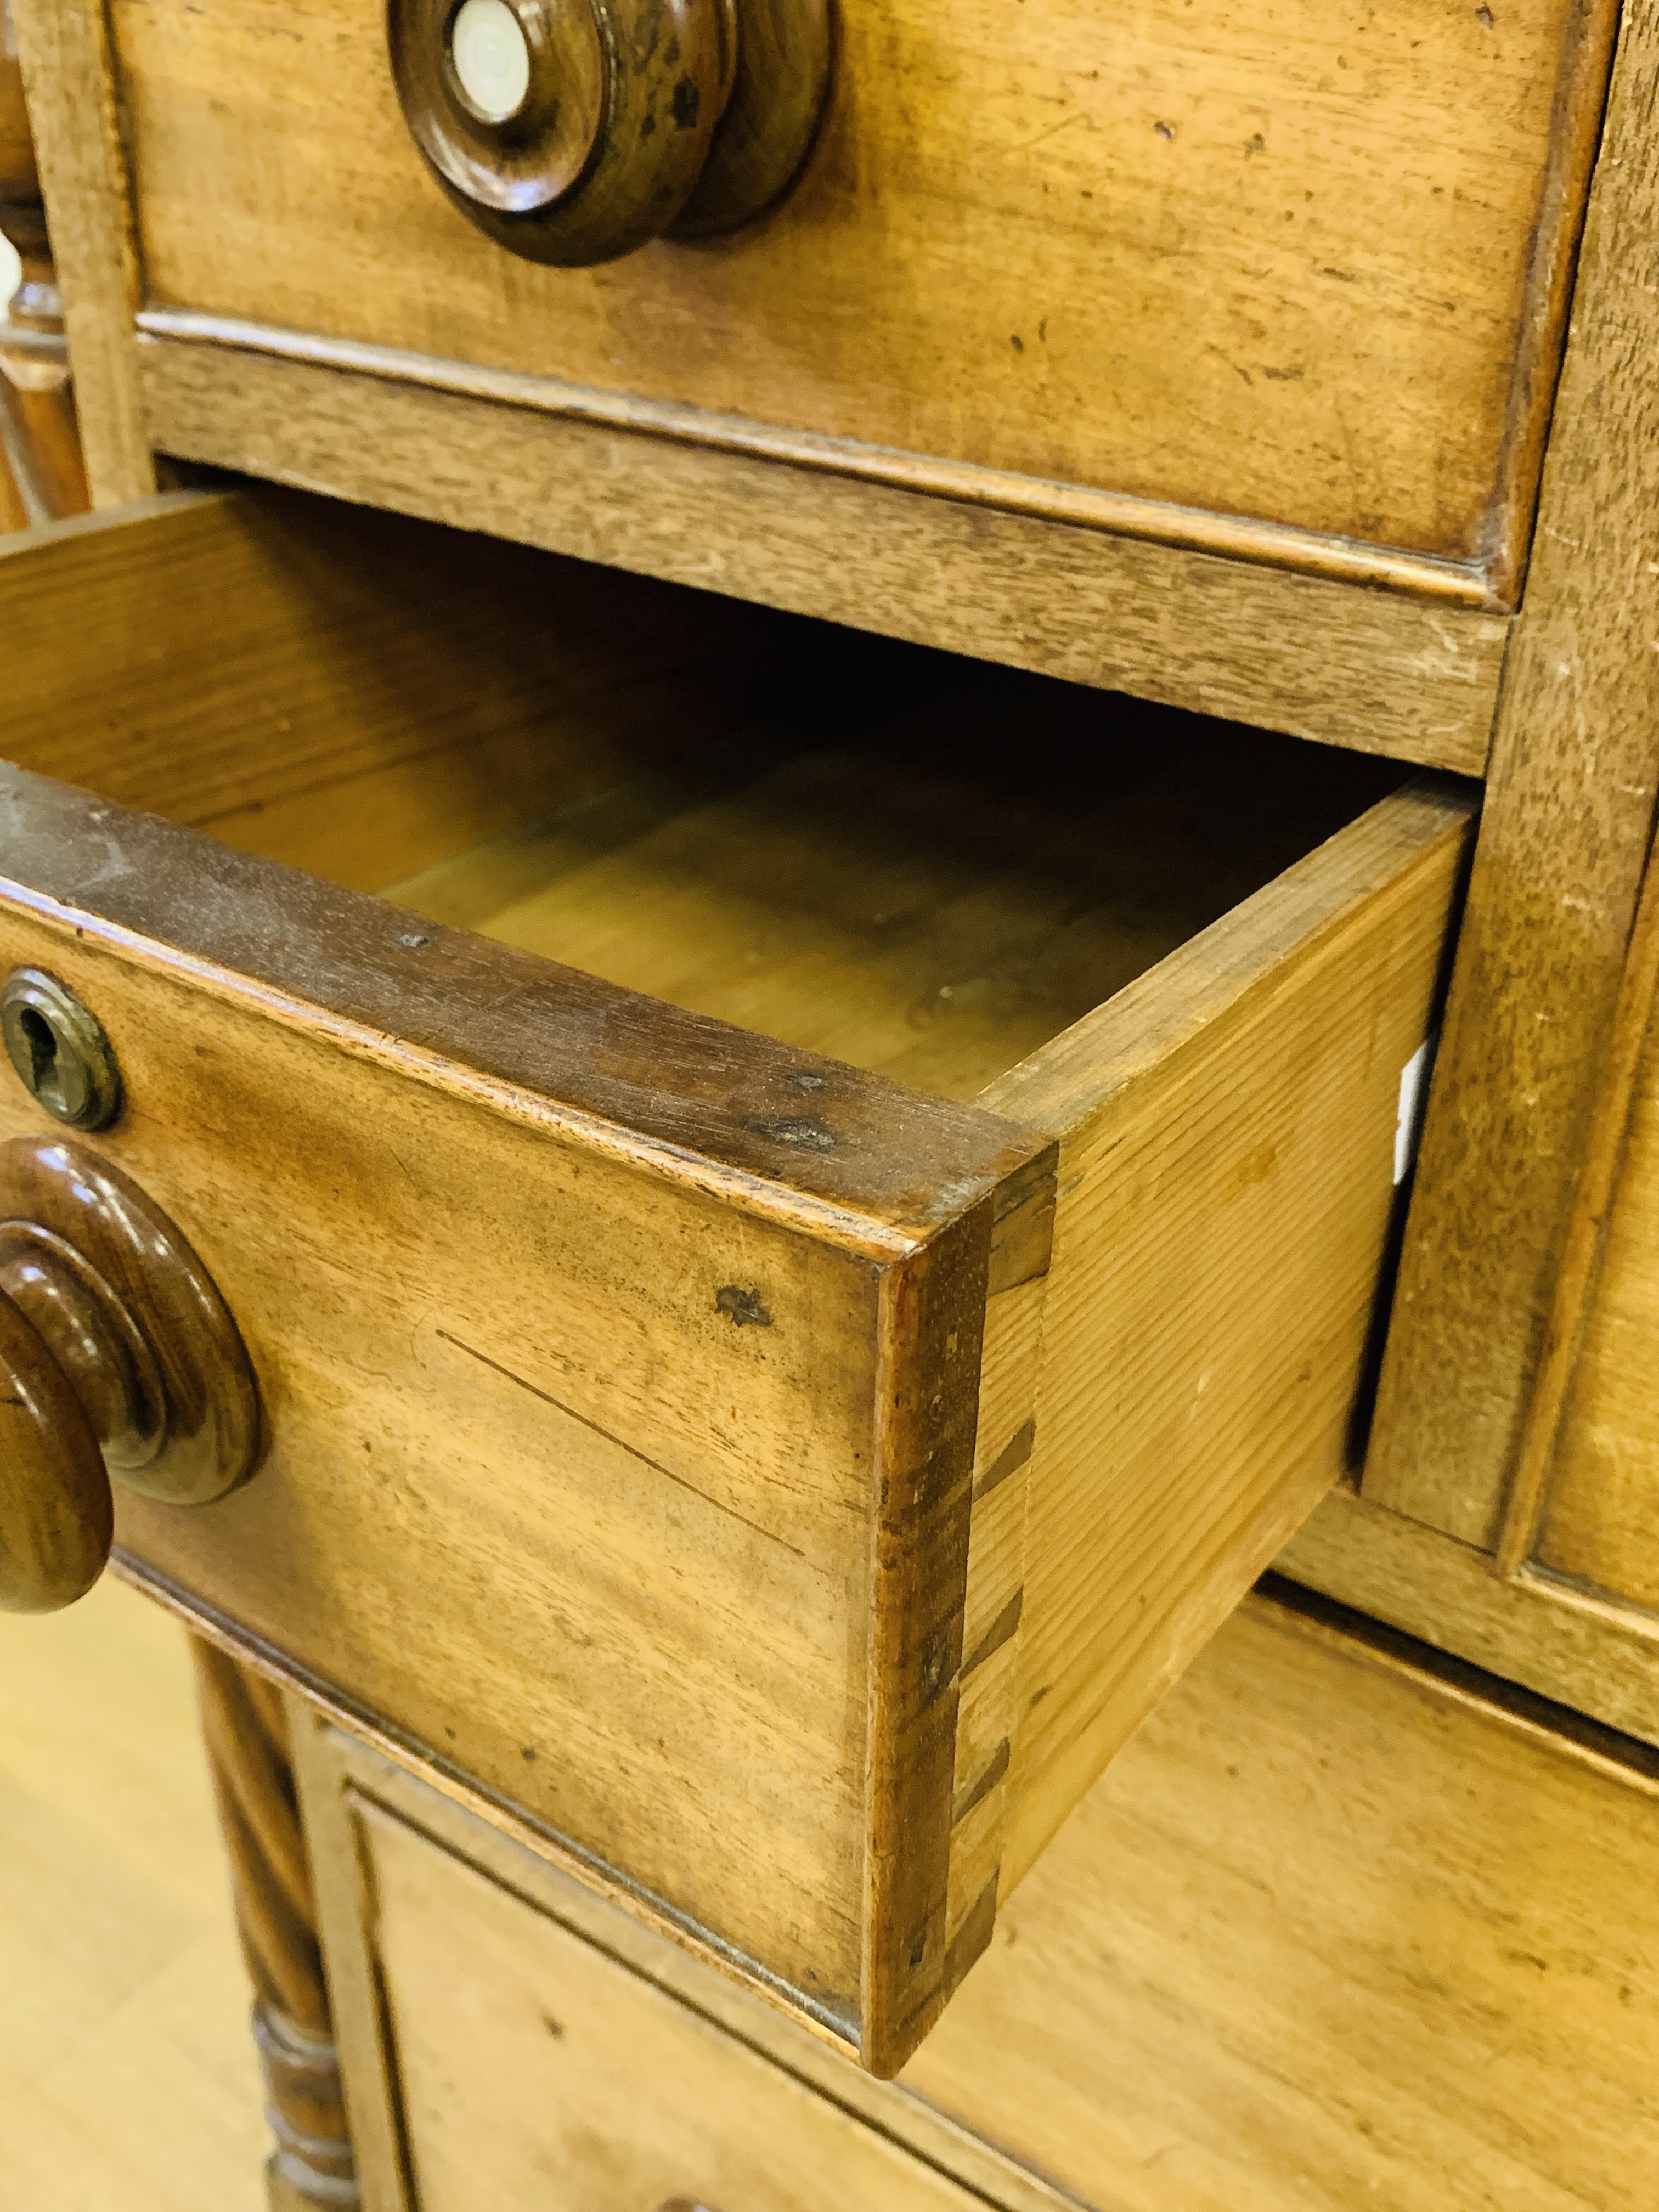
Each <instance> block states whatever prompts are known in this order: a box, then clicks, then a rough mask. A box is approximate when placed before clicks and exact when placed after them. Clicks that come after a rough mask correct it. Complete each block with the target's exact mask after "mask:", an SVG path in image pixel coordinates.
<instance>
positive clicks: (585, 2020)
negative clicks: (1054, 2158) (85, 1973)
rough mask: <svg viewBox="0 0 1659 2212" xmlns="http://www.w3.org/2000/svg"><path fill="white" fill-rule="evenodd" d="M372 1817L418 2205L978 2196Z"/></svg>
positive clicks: (796, 2208)
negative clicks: (550, 2193)
mask: <svg viewBox="0 0 1659 2212" xmlns="http://www.w3.org/2000/svg"><path fill="white" fill-rule="evenodd" d="M357 1820H358V1832H359V1836H360V1838H361V1841H362V1850H363V1853H364V1857H365V1860H366V1863H367V1866H368V1877H369V1881H370V1883H371V1885H372V1891H373V1895H374V1924H373V1927H372V1929H371V1930H370V1931H369V1935H370V1941H371V1943H372V1945H373V1948H374V1956H375V1958H376V1960H377V1962H378V1965H379V1968H380V1974H381V1976H382V1977H383V1980H384V1986H385V1990H386V2031H387V2042H388V2051H387V2057H388V2059H389V2062H390V2063H391V2064H392V2067H393V2068H394V2069H395V2071H396V2075H397V2080H398V2093H399V2099H400V2103H401V2108H402V2112H403V2118H404V2128H405V2130H406V2133H407V2141H408V2147H409V2156H410V2167H411V2171H412V2175H413V2180H414V2194H415V2198H416V2203H418V2204H419V2205H420V2207H421V2212H475V2208H476V2207H477V2206H479V2205H483V2204H489V2205H492V2206H495V2207H496V2208H498V2212H517V2208H519V2207H520V2206H523V2207H526V2208H527V2207H529V2206H531V2205H534V2204H538V2203H545V2202H548V2201H550V2198H549V2192H550V2190H551V2191H555V2192H556V2195H555V2197H554V2198H553V2200H552V2201H556V2203H558V2204H559V2205H560V2206H561V2207H568V2208H569V2212H671V2208H675V2212H678V2208H684V2207H687V2206H691V2205H695V2206H698V2207H702V2208H706V2212H854V2208H855V2207H856V2208H867V2212H969V2208H971V2207H973V2206H975V2205H976V2204H978V2203H981V2199H979V2198H977V2197H974V2196H972V2195H970V2194H969V2191H966V2190H964V2189H962V2188H959V2187H958V2186H957V2184H956V2183H955V2182H953V2181H951V2180H949V2179H946V2178H945V2176H944V2175H943V2174H940V2173H939V2172H935V2171H933V2169H932V2168H931V2167H929V2166H926V2165H924V2164H923V2163H922V2162H921V2160H919V2159H916V2158H914V2157H912V2156H911V2155H910V2154H908V2152H907V2151H905V2150H904V2149H902V2148H900V2147H899V2146H898V2145H897V2144H896V2143H894V2142H890V2141H889V2140H887V2139H886V2138H884V2136H880V2135H878V2134H877V2133H875V2132H874V2131H873V2130H871V2129H868V2128H866V2127H863V2126H861V2125H860V2124H859V2123H858V2122H857V2121H855V2120H854V2119H852V2118H848V2116H846V2115H845V2114H844V2113H842V2112H839V2111H837V2110H836V2107H835V2106H833V2105H831V2104H829V2103H828V2102H826V2101H825V2100H823V2098H821V2097H819V2096H817V2095H815V2094H814V2093H813V2092H812V2091H811V2089H809V2088H807V2087H805V2085H804V2084H803V2083H801V2082H800V2081H797V2080H795V2079H794V2078H793V2076H791V2075H789V2074H787V2073H786V2072H784V2071H783V2070H782V2069H781V2068H779V2067H778V2066H776V2065H775V2064H773V2063H770V2062H769V2060H768V2059H766V2058H764V2057H761V2056H760V2055H759V2053H758V2052H757V2051H753V2050H751V2049H750V2048H748V2047H747V2046H746V2045H743V2044H741V2043H738V2042H735V2041H733V2040H732V2039H731V2038H730V2037H729V2036H727V2035H726V2034H725V2033H723V2032H722V2030H721V2029H720V2028H719V2027H716V2026H715V2025H714V2022H713V2021H709V2020H708V2019H706V2018H704V2017H702V2015H699V2014H697V2013H696V2012H693V2011H690V2010H689V2009H688V2008H686V2007H684V2005H681V2004H679V2003H678V2002H676V2000H675V1999H674V1998H673V1997H671V1996H668V1995H667V1994H666V1993H665V1991H664V1990H660V1989H659V1988H657V1987H655V1986H654V1985H653V1984H652V1983H650V1982H647V1981H644V1980H641V1978H638V1977H637V1976H635V1975H634V1974H632V1973H630V1972H628V1970H627V1969H626V1968H625V1967H623V1966H619V1965H617V1963H616V1962H615V1961H614V1960H611V1958H608V1957H607V1956H606V1955H605V1953H604V1952H603V1951H600V1950H598V1949H596V1948H594V1947H593V1946H592V1944H590V1943H588V1942H585V1941H584V1940H583V1939H582V1938H581V1937H580V1936H576V1935H573V1934H572V1933H570V1931H569V1930H568V1929H565V1928H562V1927H561V1926H560V1925H559V1924H558V1923H557V1922H556V1921H553V1920H550V1919H547V1918H545V1917H544V1916H543V1915H542V1914H540V1913H539V1912H538V1911H535V1910H534V1909H533V1908H532V1906H530V1905H526V1903H524V1901H523V1900H522V1899H520V1898H518V1897H515V1896H514V1895H513V1893H512V1892H511V1891H510V1890H507V1889H504V1888H502V1887H500V1886H499V1885H498V1884H497V1883H496V1882H495V1881H491V1880H490V1879H489V1876H488V1875H483V1874H480V1873H479V1872H477V1870H476V1869H474V1868H472V1867H471V1866H468V1865H466V1864H465V1863H464V1862H463V1861H461V1860H459V1859H458V1858H455V1857H452V1856H451V1854H450V1853H449V1852H448V1851H447V1850H443V1849H442V1848H441V1846H440V1845H439V1844H435V1843H433V1842H431V1841H430V1840H429V1839H428V1838H426V1837H425V1836H422V1835H421V1834H420V1833H419V1832H417V1831H416V1830H415V1829H413V1828H410V1827H409V1826H405V1825H404V1822H403V1821H401V1820H398V1819H396V1818H394V1817H393V1816H392V1815H391V1814H386V1813H385V1812H382V1811H380V1809H379V1808H377V1807H375V1806H374V1805H371V1804H366V1803H361V1802H360V1804H359V1806H358V1809H357Z"/></svg>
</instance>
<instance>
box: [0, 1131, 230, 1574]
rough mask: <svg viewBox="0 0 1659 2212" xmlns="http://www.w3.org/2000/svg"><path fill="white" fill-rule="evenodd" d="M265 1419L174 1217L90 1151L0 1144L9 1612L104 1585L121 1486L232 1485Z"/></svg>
mask: <svg viewBox="0 0 1659 2212" xmlns="http://www.w3.org/2000/svg"><path fill="white" fill-rule="evenodd" d="M258 1418H259V1417H258V1395H257V1394H256V1392H255V1389H254V1383H253V1374H252V1369H251V1368H250V1367H249V1365H248V1360H247V1354H246V1351H245V1350H244V1348H243V1346H242V1340H241V1338H240V1336H239V1335H238V1334H237V1331H236V1325H235V1323H234V1322H233V1321H232V1319H231V1317H230V1315H229V1314H228V1311H227V1310H226V1309H225V1304H224V1301H223V1300H222V1298H221V1297H220V1296H219V1293H218V1291H216V1289H215V1287H214V1285H213V1283H212V1281H211V1279H210V1277H209V1276H208V1274H207V1273H206V1270H205V1269H204V1267H203V1266H202V1263H201V1261H199V1260H198V1259H197V1257H196V1255H195V1254H194V1253H193V1252H192V1251H191V1249H190V1247H189V1245H188V1244H187V1243H185V1240H184V1238H183V1237H181V1236H180V1234H179V1231H178V1230H177V1229H176V1228H175V1227H174V1226H173V1223H172V1222H171V1221H169V1220H168V1219H167V1216H166V1215H165V1214H164V1213H162V1212H161V1211H160V1209H159V1208H158V1207H156V1206H154V1205H152V1203H151V1202H150V1200H149V1199H148V1198H146V1197H145V1195H144V1194H143V1191H141V1190H140V1189H138V1188H137V1185H136V1184H134V1183H131V1182H129V1181H128V1180H127V1178H126V1177H125V1176H122V1175H119V1174H118V1173H117V1172H116V1170H114V1169H113V1168H112V1167H110V1166H108V1165H106V1164H105V1163H104V1162H103V1161H101V1160H100V1159H99V1158H98V1157H97V1156H96V1155H95V1154H94V1153H93V1152H89V1151H88V1149H87V1148H86V1147H85V1146H81V1145H76V1144H71V1143H69V1142H67V1141H65V1140H64V1139H52V1138H36V1137H20V1138H18V1139H15V1140H14V1141H13V1142H11V1143H10V1144H7V1145H0V1607H4V1608H5V1609H6V1610H7V1611H8V1612H11V1613H50V1612H52V1611H54V1610H56V1609H57V1608H58V1607H60V1606H65V1605H70V1604H72V1603H73V1602H74V1601H75V1600H76V1598H77V1597H81V1596H82V1595H84V1594H85V1593H86V1591H88V1589H90V1588H91V1587H92V1585H93V1583H94V1582H96V1580H97V1579H98V1577H99V1575H100V1572H101V1571H102V1570H103V1566H104V1563H105V1561H106V1559H108V1557H109V1548H110V1541H111V1528H112V1503H111V1492H110V1484H111V1482H112V1480H114V1481H116V1482H119V1483H123V1484H125V1486H127V1488H129V1489H131V1490H137V1491H139V1492H143V1494H144V1495H145V1496H146V1497H149V1498H161V1499H164V1500H166V1501H167V1502H168V1503H170V1504H180V1505H204V1504H209V1503H210V1502H211V1501H212V1500H213V1499H214V1498H222V1497H223V1496H224V1494H225V1492H227V1491H228V1490H232V1489H234V1487H235V1486H236V1485H237V1484H238V1483H239V1482H241V1481H243V1480H245V1479H246V1476H247V1475H248V1474H251V1473H252V1468H253V1463H254V1459H255V1455H256V1451H257V1447H258Z"/></svg>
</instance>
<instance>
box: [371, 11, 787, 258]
mask: <svg viewBox="0 0 1659 2212" xmlns="http://www.w3.org/2000/svg"><path fill="white" fill-rule="evenodd" d="M386 33H387V40H388V43H389V46H390V49H391V56H392V74H393V76H394V78H395V79H396V82H397V87H398V99H399V100H400V102H401V103H402V106H403V111H404V119H405V120H406V122H407V123H408V125H409V127H410V131H411V133H412V134H413V136H414V139H415V143H416V145H417V146H418V147H419V149H420V150H421V153H422V155H423V156H424V158H425V160H426V161H427V164H428V167H430V169H431V170H432V173H433V174H434V175H435V177H436V179H437V180H438V182H439V183H440V184H441V185H442V187H443V189H444V191H446V192H447V195H448V196H449V197H450V199H451V200H453V203H454V204H455V205H456V206H457V207H459V209H460V210H461V211H462V212H463V214H465V216H468V217H469V218H470V219H471V221H472V222H475V223H477V226H478V228H480V229H481V230H483V231H485V232H487V233H488V234H489V236H490V237H491V238H493V239H495V240H496V242H497V243H498V244H500V245H501V246H507V248H508V249H509V250H510V251H511V252H514V253H518V254H520V255H522V256H523V257H524V258H526V259H527V260H531V261H542V262H550V263H553V264H557V265H560V266H562V267H565V268H577V267H584V266H588V265H591V264H594V263H597V262H603V261H611V260H615V259H616V258H617V256H618V255H621V254H623V253H629V252H633V251H634V249H635V247H636V246H643V245H645V244H646V243H647V241H648V240H651V239H653V238H660V237H669V238H680V239H684V238H704V237H709V236H713V235H714V234H717V233H719V232H721V231H726V230H731V229H734V228H737V227H738V225H739V224H740V223H744V222H748V221H749V220H750V217H751V216H756V215H758V214H759V213H760V212H761V211H762V210H763V209H765V208H767V207H769V206H770V205H771V204H772V203H773V201H774V200H775V199H777V198H778V197H780V195H781V193H782V192H783V191H785V190H786V188H787V186H788V185H789V184H790V182H791V180H792V179H793V177H794V175H795V173H796V172H797V171H798V170H799V168H800V167H801V165H802V163H803V161H805V157H806V155H807V152H808V150H809V149H810V147H811V143H812V140H813V137H815V135H816V133H817V126H818V121H819V118H820V117H821V115H822V113H823V106H824V101H825V100H826V98H827V96H828V94H829V72H830V19H829V0H387V9H386Z"/></svg>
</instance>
